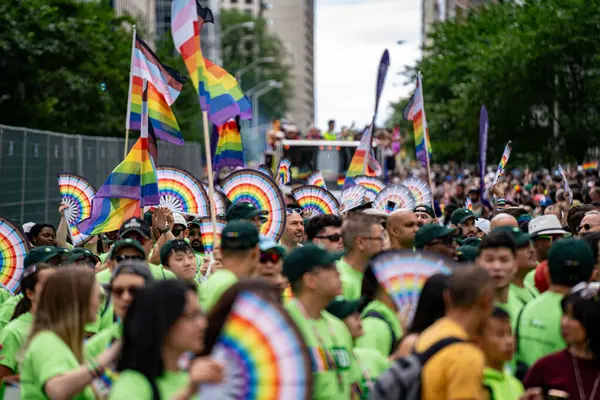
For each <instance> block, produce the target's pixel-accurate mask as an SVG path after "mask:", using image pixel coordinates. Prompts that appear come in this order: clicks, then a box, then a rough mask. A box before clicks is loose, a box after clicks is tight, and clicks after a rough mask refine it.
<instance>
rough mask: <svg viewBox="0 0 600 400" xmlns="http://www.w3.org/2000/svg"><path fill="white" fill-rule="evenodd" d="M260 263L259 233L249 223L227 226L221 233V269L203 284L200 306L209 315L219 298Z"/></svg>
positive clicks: (233, 223)
mask: <svg viewBox="0 0 600 400" xmlns="http://www.w3.org/2000/svg"><path fill="white" fill-rule="evenodd" d="M259 259H260V249H259V247H258V229H256V226H254V225H253V224H252V223H251V222H248V221H239V220H238V221H233V222H229V223H228V224H227V225H225V227H224V228H223V232H222V233H221V263H222V264H223V266H222V267H221V268H220V269H218V270H217V271H215V272H213V273H212V274H211V275H210V276H209V277H208V279H207V280H205V281H204V282H202V284H201V285H200V289H199V295H200V304H201V305H202V309H203V310H204V312H209V311H210V310H211V309H212V308H213V307H214V306H215V304H216V303H217V302H218V301H219V299H220V298H221V295H222V294H223V293H224V292H225V291H226V290H227V289H229V288H230V287H231V286H233V285H234V284H235V283H236V282H237V281H238V280H240V279H245V278H250V277H251V276H252V274H253V273H254V270H255V269H256V265H257V264H258V262H259Z"/></svg>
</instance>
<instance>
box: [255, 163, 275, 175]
mask: <svg viewBox="0 0 600 400" xmlns="http://www.w3.org/2000/svg"><path fill="white" fill-rule="evenodd" d="M257 170H259V171H260V172H262V173H263V174H265V175H268V176H269V178H273V171H271V168H269V167H267V166H266V165H265V164H260V165H259V166H258V168H257Z"/></svg>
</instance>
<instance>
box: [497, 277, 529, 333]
mask: <svg viewBox="0 0 600 400" xmlns="http://www.w3.org/2000/svg"><path fill="white" fill-rule="evenodd" d="M511 286H513V285H511ZM496 306H498V307H500V308H501V309H503V310H504V311H506V312H507V313H508V315H510V326H511V328H512V329H513V332H514V331H515V329H516V327H517V318H518V317H519V313H520V312H521V309H522V308H523V304H522V303H521V302H520V301H519V299H518V298H517V296H516V294H515V292H514V291H513V290H511V289H510V287H509V289H508V300H507V302H506V303H500V302H496Z"/></svg>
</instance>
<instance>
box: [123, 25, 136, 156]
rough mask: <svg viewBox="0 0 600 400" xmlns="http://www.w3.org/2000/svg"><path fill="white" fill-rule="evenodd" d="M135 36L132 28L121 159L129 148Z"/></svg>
mask: <svg viewBox="0 0 600 400" xmlns="http://www.w3.org/2000/svg"><path fill="white" fill-rule="evenodd" d="M136 35H137V31H136V26H135V25H134V26H133V37H132V39H131V66H130V67H129V92H128V94H127V115H126V117H125V149H124V151H123V159H125V157H127V148H128V147H129V115H130V114H131V88H132V87H133V57H134V55H135V38H136Z"/></svg>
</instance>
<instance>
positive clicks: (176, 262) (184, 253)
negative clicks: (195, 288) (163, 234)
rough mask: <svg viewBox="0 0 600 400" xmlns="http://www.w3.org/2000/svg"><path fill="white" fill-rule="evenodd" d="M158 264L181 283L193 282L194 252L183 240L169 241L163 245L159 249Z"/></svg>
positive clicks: (195, 269) (194, 268)
mask: <svg viewBox="0 0 600 400" xmlns="http://www.w3.org/2000/svg"><path fill="white" fill-rule="evenodd" d="M160 263H161V264H162V266H163V268H166V269H168V270H169V271H171V272H172V273H174V274H175V276H176V277H177V279H180V280H182V281H186V282H193V281H194V278H195V277H196V271H197V267H196V258H195V257H194V251H193V250H192V246H190V244H189V243H188V242H187V241H185V240H183V239H175V240H169V241H168V242H167V243H165V245H164V246H163V247H162V248H161V249H160Z"/></svg>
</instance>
